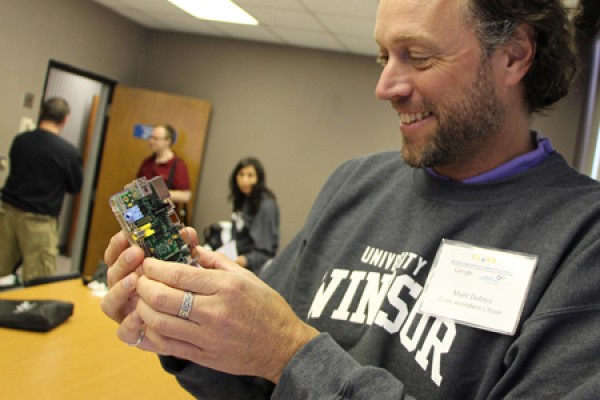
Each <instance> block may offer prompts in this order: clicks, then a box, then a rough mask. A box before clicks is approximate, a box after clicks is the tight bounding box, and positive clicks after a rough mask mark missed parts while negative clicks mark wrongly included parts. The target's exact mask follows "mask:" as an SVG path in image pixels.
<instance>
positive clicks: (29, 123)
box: [19, 117, 35, 132]
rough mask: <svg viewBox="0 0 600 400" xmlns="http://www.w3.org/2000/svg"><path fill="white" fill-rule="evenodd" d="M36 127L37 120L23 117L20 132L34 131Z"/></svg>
mask: <svg viewBox="0 0 600 400" xmlns="http://www.w3.org/2000/svg"><path fill="white" fill-rule="evenodd" d="M34 129H35V122H33V120H32V119H31V118H27V117H21V123H20V125H19V132H25V131H32V130H34Z"/></svg>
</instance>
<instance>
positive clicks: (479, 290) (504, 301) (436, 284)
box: [419, 239, 538, 335]
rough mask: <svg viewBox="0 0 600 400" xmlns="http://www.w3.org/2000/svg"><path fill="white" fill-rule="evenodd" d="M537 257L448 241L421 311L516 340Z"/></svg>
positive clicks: (436, 263) (429, 281)
mask: <svg viewBox="0 0 600 400" xmlns="http://www.w3.org/2000/svg"><path fill="white" fill-rule="evenodd" d="M537 260H538V257H537V256H534V255H530V254H524V253H516V252H509V251H503V250H498V249H491V248H485V247H477V246H473V245H470V244H468V243H462V242H458V241H453V240H447V239H443V240H442V244H441V245H440V248H439V249H438V252H437V254H436V256H435V260H434V262H433V265H432V269H431V273H430V274H429V277H428V278H427V282H426V283H425V288H424V290H423V293H422V294H421V296H420V299H419V302H420V312H421V313H423V314H430V315H433V316H436V317H442V318H448V319H452V320H454V321H455V322H457V323H460V324H464V325H469V326H473V327H476V328H480V329H485V330H489V331H492V332H497V333H501V334H505V335H514V333H515V331H516V330H517V324H518V322H519V319H520V317H521V312H522V310H523V304H524V303H525V297H526V295H527V292H528V291H529V285H530V284H531V278H532V277H533V272H534V271H535V267H536V265H537Z"/></svg>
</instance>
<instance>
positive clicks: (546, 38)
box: [466, 0, 578, 114]
mask: <svg viewBox="0 0 600 400" xmlns="http://www.w3.org/2000/svg"><path fill="white" fill-rule="evenodd" d="M466 1H467V13H468V14H467V18H468V20H469V21H472V23H473V26H474V28H475V33H476V35H477V36H478V38H479V41H480V43H481V46H482V49H483V53H484V57H489V56H490V55H491V53H492V52H493V51H494V50H496V49H497V48H498V47H500V46H502V45H503V44H504V43H507V42H509V41H510V40H511V39H512V38H513V35H514V33H515V31H516V29H517V27H518V26H519V25H520V24H526V25H529V26H530V27H531V28H533V30H534V40H535V43H536V53H535V58H534V59H533V61H532V64H531V68H530V69H529V71H528V72H527V74H526V75H525V77H524V78H523V83H524V85H525V101H526V104H527V107H528V111H529V113H530V114H531V113H534V112H540V111H542V110H545V109H548V108H549V107H550V106H551V105H552V104H554V103H555V102H557V101H558V100H560V99H561V98H562V97H564V96H566V95H567V93H568V92H569V88H570V86H571V84H572V82H573V80H574V79H575V75H576V73H577V69H578V58H577V48H576V45H575V27H574V25H573V24H572V22H571V21H570V20H569V18H568V16H567V13H566V10H565V8H564V7H563V5H562V2H561V0H466ZM469 17H470V18H469Z"/></svg>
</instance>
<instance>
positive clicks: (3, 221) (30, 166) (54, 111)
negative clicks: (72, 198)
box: [0, 97, 83, 283]
mask: <svg viewBox="0 0 600 400" xmlns="http://www.w3.org/2000/svg"><path fill="white" fill-rule="evenodd" d="M69 112H70V107H69V104H68V103H67V101H66V100H65V99H62V98H59V97H52V98H49V99H47V100H46V101H45V102H44V104H43V105H42V109H41V111H40V123H39V126H38V128H37V129H36V130H33V131H29V132H24V133H21V134H19V135H17V136H16V137H15V138H14V140H13V142H12V145H11V148H10V153H9V157H10V172H9V175H8V177H7V179H6V183H5V185H4V187H3V188H2V194H1V202H0V276H8V275H9V274H11V273H12V271H13V270H14V269H15V267H16V266H17V264H18V263H19V261H21V279H22V280H23V282H25V283H27V282H28V281H30V280H32V279H36V278H42V277H45V276H50V275H52V274H54V272H55V270H56V256H57V254H58V229H57V217H58V215H59V214H60V210H61V207H62V203H63V199H64V196H65V193H77V192H79V191H80V190H81V185H82V183H83V167H82V162H81V156H80V154H79V150H77V148H76V147H75V146H73V145H72V144H71V143H69V142H67V141H66V140H65V139H63V138H61V137H60V136H59V135H60V131H61V130H62V129H63V127H64V126H65V123H66V122H67V117H68V115H69Z"/></svg>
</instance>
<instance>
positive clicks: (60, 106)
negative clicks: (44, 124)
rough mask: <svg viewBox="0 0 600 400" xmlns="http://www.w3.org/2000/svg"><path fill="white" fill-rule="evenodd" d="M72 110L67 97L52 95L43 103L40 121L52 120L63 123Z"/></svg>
mask: <svg viewBox="0 0 600 400" xmlns="http://www.w3.org/2000/svg"><path fill="white" fill-rule="evenodd" d="M70 112H71V108H70V107H69V103H67V101H66V100H65V99H63V98H62V97H50V98H48V99H47V100H46V101H44V104H42V108H41V110H40V121H52V122H54V123H57V124H61V123H63V122H64V121H65V118H67V116H68V115H69V113H70Z"/></svg>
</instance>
